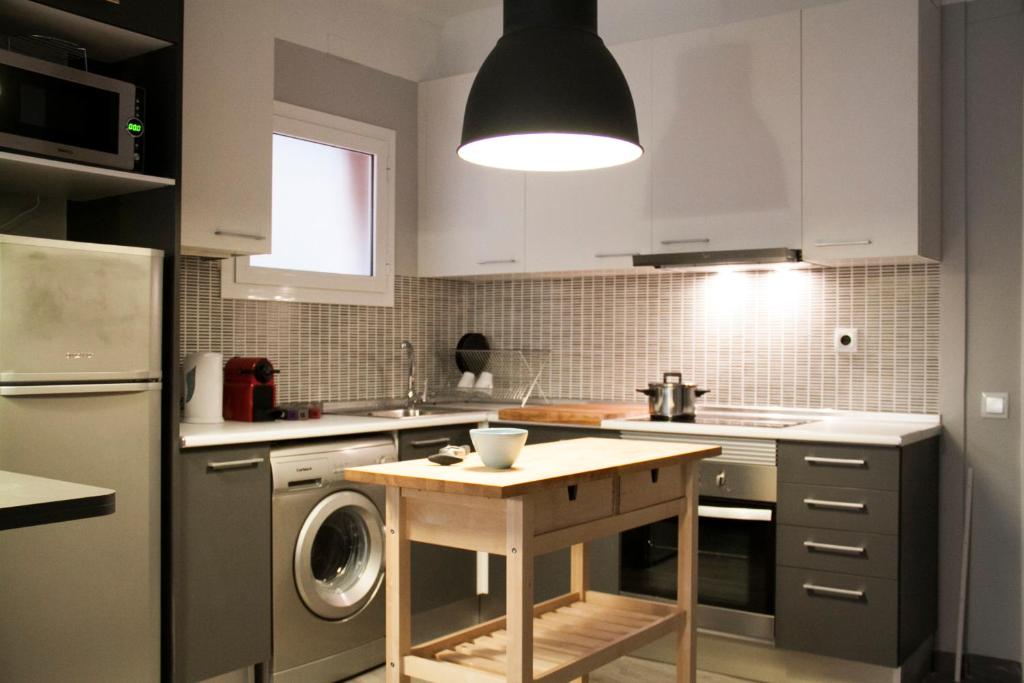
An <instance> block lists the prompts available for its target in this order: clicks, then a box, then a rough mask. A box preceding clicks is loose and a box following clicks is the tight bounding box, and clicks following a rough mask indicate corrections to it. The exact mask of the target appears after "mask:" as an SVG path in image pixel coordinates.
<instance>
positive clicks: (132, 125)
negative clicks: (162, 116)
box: [124, 119, 142, 138]
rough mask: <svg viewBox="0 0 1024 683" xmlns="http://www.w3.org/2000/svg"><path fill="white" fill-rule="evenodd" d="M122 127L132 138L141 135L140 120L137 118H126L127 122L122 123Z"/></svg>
mask: <svg viewBox="0 0 1024 683" xmlns="http://www.w3.org/2000/svg"><path fill="white" fill-rule="evenodd" d="M124 128H125V130H127V131H128V134H129V135H131V136H132V137H133V138H137V137H139V136H140V135H142V121H140V120H139V119H128V123H126V124H125V125H124Z"/></svg>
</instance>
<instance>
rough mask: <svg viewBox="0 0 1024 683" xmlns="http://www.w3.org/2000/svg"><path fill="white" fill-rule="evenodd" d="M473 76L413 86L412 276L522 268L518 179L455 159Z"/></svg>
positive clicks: (518, 174)
mask: <svg viewBox="0 0 1024 683" xmlns="http://www.w3.org/2000/svg"><path fill="white" fill-rule="evenodd" d="M473 77H474V76H473V74H466V75H462V76H453V77H451V78H443V79H440V80H436V81H428V82H425V83H421V84H420V86H419V148H420V154H419V157H420V165H419V188H420V195H419V274H420V275H421V276H424V277H439V276H458V275H482V274H488V273H515V272H522V271H523V263H524V256H525V252H524V246H523V241H524V240H523V237H524V236H523V203H524V192H525V187H524V185H525V181H524V178H523V174H522V173H521V172H518V171H505V170H499V169H492V168H485V167H483V166H477V165H475V164H471V163H469V162H467V161H463V160H462V159H460V158H459V156H458V154H457V153H456V150H457V149H458V147H459V142H460V140H461V138H462V115H463V112H464V111H465V108H466V99H467V97H468V96H469V89H470V87H471V86H472V84H473Z"/></svg>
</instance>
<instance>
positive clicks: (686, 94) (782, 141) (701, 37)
mask: <svg viewBox="0 0 1024 683" xmlns="http://www.w3.org/2000/svg"><path fill="white" fill-rule="evenodd" d="M652 43H653V60H654V61H653V64H654V68H653V72H652V73H653V75H652V83H651V87H652V91H653V126H652V130H651V135H650V148H649V149H650V157H651V159H650V163H651V164H652V201H653V211H654V217H653V224H654V243H653V247H654V251H655V252H684V251H707V250H716V251H717V250H723V249H753V248H759V247H794V248H799V247H800V243H801V220H800V14H799V12H789V13H785V14H779V15H774V16H770V17H767V18H763V19H756V20H753V21H744V22H739V23H734V24H729V25H725V26H720V27H716V28H711V29H704V30H699V31H693V32H689V33H685V34H679V35H672V36H667V37H664V38H658V39H655V40H653V41H652Z"/></svg>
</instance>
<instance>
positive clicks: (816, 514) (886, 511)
mask: <svg viewBox="0 0 1024 683" xmlns="http://www.w3.org/2000/svg"><path fill="white" fill-rule="evenodd" d="M778 507H779V523H780V524H790V525H796V526H809V527H815V528H820V529H846V530H849V531H869V532H872V533H876V534H895V533H897V532H898V531H899V519H900V507H899V494H898V493H897V492H896V491H877V490H871V489H854V488H840V487H838V486H820V485H817V484H780V485H779V502H778Z"/></svg>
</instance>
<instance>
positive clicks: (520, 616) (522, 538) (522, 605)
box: [505, 496, 533, 683]
mask: <svg viewBox="0 0 1024 683" xmlns="http://www.w3.org/2000/svg"><path fill="white" fill-rule="evenodd" d="M506 524H507V529H506V534H505V537H506V543H507V544H508V547H507V548H506V553H505V563H506V565H505V566H506V571H505V593H506V605H505V611H506V614H505V628H506V632H507V633H508V651H507V653H506V659H505V666H506V668H507V670H506V672H505V678H506V680H507V681H509V683H532V682H533V500H532V499H530V498H529V497H523V496H520V497H518V498H509V499H508V502H507V508H506Z"/></svg>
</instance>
